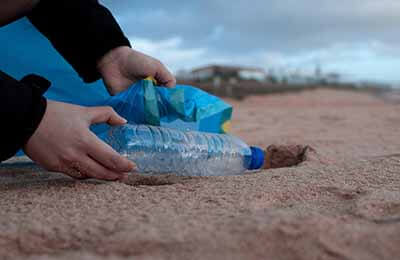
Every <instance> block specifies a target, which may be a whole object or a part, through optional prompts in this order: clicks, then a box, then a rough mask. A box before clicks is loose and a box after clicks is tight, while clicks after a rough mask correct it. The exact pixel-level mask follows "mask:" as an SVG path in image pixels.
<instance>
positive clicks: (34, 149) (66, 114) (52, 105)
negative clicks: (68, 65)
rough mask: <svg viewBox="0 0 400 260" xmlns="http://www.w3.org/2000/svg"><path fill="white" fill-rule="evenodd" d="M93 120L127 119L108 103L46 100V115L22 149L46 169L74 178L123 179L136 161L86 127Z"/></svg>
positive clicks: (112, 121) (119, 122) (114, 121)
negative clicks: (104, 104)
mask: <svg viewBox="0 0 400 260" xmlns="http://www.w3.org/2000/svg"><path fill="white" fill-rule="evenodd" d="M96 123H108V124H110V125H122V124H124V123H126V121H125V119H123V118H122V117H120V116H119V115H118V114H117V113H116V112H115V111H114V110H113V109H112V108H111V107H91V108H89V107H81V106H77V105H71V104H67V103H61V102H55V101H47V109H46V112H45V115H44V117H43V119H42V121H41V122H40V124H39V127H38V128H37V130H36V131H35V133H34V134H33V135H32V136H31V138H30V139H29V140H28V142H27V144H26V145H25V147H24V151H25V153H26V154H27V155H28V156H29V157H30V158H31V159H32V160H33V161H35V162H36V163H38V164H39V165H40V166H42V167H43V168H45V169H46V170H50V171H57V172H62V173H65V174H67V175H69V176H71V177H73V178H78V179H85V178H97V179H102V180H118V179H125V178H126V177H127V173H128V172H131V171H132V170H134V168H135V164H134V163H133V162H131V161H129V160H128V159H126V158H124V157H122V156H121V155H119V154H118V153H117V152H116V151H114V150H113V149H112V148H111V147H110V146H109V145H107V144H106V143H104V142H102V141H101V140H100V139H98V138H97V136H96V135H95V134H93V133H92V132H91V131H90V130H89V126H90V125H91V124H96Z"/></svg>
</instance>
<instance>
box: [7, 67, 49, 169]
mask: <svg viewBox="0 0 400 260" xmlns="http://www.w3.org/2000/svg"><path fill="white" fill-rule="evenodd" d="M49 86H50V82H49V81H47V80H46V79H44V78H41V77H39V76H35V75H29V76H27V77H24V78H23V79H22V80H21V81H17V80H15V79H14V78H11V77H10V76H8V75H7V74H5V73H3V72H1V71H0V99H1V102H0V118H1V122H2V123H1V127H0V140H1V142H0V143H1V147H0V162H1V161H4V160H6V159H8V158H10V157H12V156H13V155H15V153H16V152H17V151H18V150H19V149H21V148H22V147H23V146H24V145H25V143H26V142H27V141H28V140H29V138H30V137H31V136H32V135H33V133H34V132H35V131H36V129H37V127H38V126H39V124H40V121H41V120H42V118H43V116H44V113H45V111H46V104H47V103H46V99H45V98H44V97H43V96H42V95H43V93H44V92H45V91H46V90H47V88H48V87H49Z"/></svg>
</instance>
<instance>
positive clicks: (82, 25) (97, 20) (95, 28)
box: [28, 0, 130, 82]
mask: <svg viewBox="0 0 400 260" xmlns="http://www.w3.org/2000/svg"><path fill="white" fill-rule="evenodd" d="M28 18H29V20H30V21H31V23H32V24H33V25H34V26H35V27H36V28H37V29H38V30H39V31H40V32H41V33H42V34H44V35H45V36H46V37H47V38H48V39H49V40H50V42H51V43H52V44H53V46H54V47H55V48H56V49H57V51H58V52H59V53H61V55H62V56H63V57H64V58H65V59H66V60H67V61H68V62H69V63H70V64H71V65H72V67H73V68H74V69H75V70H76V71H77V72H78V74H79V75H80V76H81V78H83V80H84V81H85V82H93V81H96V80H98V79H100V74H99V72H98V71H97V68H96V63H97V61H98V60H99V59H100V58H101V57H103V56H104V55H105V54H106V53H107V52H108V51H110V50H112V49H114V48H116V47H120V46H130V43H129V40H128V39H127V38H126V37H125V36H124V34H123V32H122V30H121V28H120V27H119V25H118V23H117V22H116V21H115V19H114V17H113V16H112V14H111V12H110V11H109V10H108V9H107V8H105V7H104V6H102V5H101V4H99V2H98V1H97V0H41V1H40V2H39V4H38V5H37V6H36V7H35V8H34V9H33V10H32V11H31V13H30V14H29V15H28Z"/></svg>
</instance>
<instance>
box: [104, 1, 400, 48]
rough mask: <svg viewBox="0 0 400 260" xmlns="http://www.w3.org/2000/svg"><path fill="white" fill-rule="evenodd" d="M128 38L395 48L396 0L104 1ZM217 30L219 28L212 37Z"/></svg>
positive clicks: (399, 20) (398, 40)
mask: <svg viewBox="0 0 400 260" xmlns="http://www.w3.org/2000/svg"><path fill="white" fill-rule="evenodd" d="M102 2H103V3H104V4H105V5H106V6H108V7H109V8H110V9H111V10H112V11H113V12H114V14H115V15H116V16H118V17H119V19H120V20H121V25H122V27H123V28H124V31H125V32H126V33H127V34H128V35H132V36H136V37H146V38H150V39H155V40H160V39H166V38H169V37H171V36H174V35H180V36H181V37H182V38H183V39H184V43H185V45H186V46H185V47H188V48H194V47H204V46H207V47H208V48H210V49H211V50H214V51H218V52H223V53H227V54H228V53H236V52H249V51H257V50H267V51H277V52H278V51H279V52H285V53H296V52H299V51H304V50H307V49H314V48H324V47H327V46H330V45H331V44H333V43H337V42H338V43H346V42H347V43H355V42H365V41H371V40H379V41H381V42H384V43H387V44H390V45H399V44H400V36H399V35H400V34H399V33H398V25H399V24H400V15H398V14H400V3H398V1H397V0H381V1H375V0H347V1H346V0H337V1H331V0H303V1H299V0H271V1H265V0H253V1H244V0H236V1H232V0H231V1H229V0H203V1H185V2H184V1H173V0H172V1H161V0H158V1H147V2H144V1H129V0H119V1H115V0H104V1H102ZM217 28H223V30H222V32H220V33H219V34H218V36H219V39H218V38H217V37H213V36H216V34H215V31H216V30H218V29H217Z"/></svg>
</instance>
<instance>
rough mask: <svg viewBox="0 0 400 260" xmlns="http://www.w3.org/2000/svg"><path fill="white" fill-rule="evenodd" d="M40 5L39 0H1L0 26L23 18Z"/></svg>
mask: <svg viewBox="0 0 400 260" xmlns="http://www.w3.org/2000/svg"><path fill="white" fill-rule="evenodd" d="M38 3H39V0H0V26H3V25H6V24H8V23H10V22H12V21H15V20H17V19H18V18H21V17H22V16H24V15H25V14H27V13H28V12H29V11H30V10H32V9H33V8H34V7H35V5H37V4H38Z"/></svg>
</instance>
